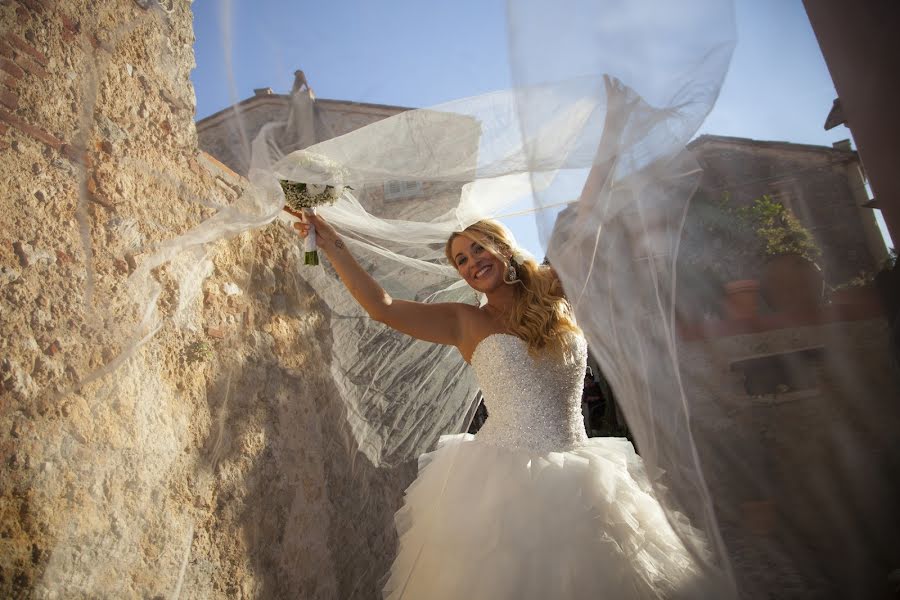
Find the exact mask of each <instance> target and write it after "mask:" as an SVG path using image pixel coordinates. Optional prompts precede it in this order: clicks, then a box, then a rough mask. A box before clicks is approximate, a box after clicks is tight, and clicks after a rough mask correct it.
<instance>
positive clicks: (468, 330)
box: [458, 304, 503, 362]
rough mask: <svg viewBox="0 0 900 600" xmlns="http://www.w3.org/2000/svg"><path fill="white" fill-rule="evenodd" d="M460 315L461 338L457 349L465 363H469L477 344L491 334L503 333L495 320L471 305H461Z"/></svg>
mask: <svg viewBox="0 0 900 600" xmlns="http://www.w3.org/2000/svg"><path fill="white" fill-rule="evenodd" d="M460 314H461V316H462V338H461V340H460V343H459V345H458V348H459V351H460V352H461V353H462V355H463V358H464V359H465V360H466V362H469V361H470V360H471V358H472V353H473V352H474V351H475V348H476V347H477V346H478V344H479V342H481V340H483V339H484V338H486V337H487V336H489V335H491V334H494V333H503V327H502V325H501V324H499V323H498V322H497V320H496V318H494V317H492V316H491V315H490V314H489V313H487V312H485V311H484V310H483V309H481V308H479V307H477V306H474V305H471V304H467V305H463V307H462V308H461V309H460Z"/></svg>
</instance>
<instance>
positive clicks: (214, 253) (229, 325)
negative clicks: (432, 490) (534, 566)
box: [0, 0, 414, 598]
mask: <svg viewBox="0 0 900 600" xmlns="http://www.w3.org/2000/svg"><path fill="white" fill-rule="evenodd" d="M0 31H2V32H3V33H2V34H0V105H2V106H0V189H2V190H3V196H2V200H3V211H2V213H0V223H2V232H3V234H2V235H3V238H4V239H3V243H2V244H0V327H2V331H3V336H2V338H0V345H2V353H0V354H2V358H0V381H2V387H0V394H2V397H0V459H2V464H3V469H2V471H0V596H2V597H4V598H7V597H8V598H30V597H35V598H79V597H82V598H88V597H90V598H95V597H114V598H156V597H166V598H170V597H171V598H175V597H179V596H180V597H190V598H256V597H260V598H298V597H302V598H350V597H358V598H370V597H375V596H376V595H377V589H378V588H377V582H378V579H379V577H380V576H381V574H382V573H383V572H384V571H385V570H386V568H387V566H388V564H389V561H390V558H391V556H392V554H393V545H394V544H395V539H394V533H393V531H392V530H391V529H390V528H389V527H386V526H385V524H389V523H390V515H391V513H392V512H393V510H395V509H396V508H397V507H398V505H399V502H400V494H401V490H402V489H403V488H404V487H405V485H404V484H405V483H406V482H408V481H409V479H410V478H411V476H412V474H413V469H414V467H411V468H406V469H398V470H396V471H382V470H378V469H375V468H374V467H372V466H371V465H368V464H359V463H360V462H363V463H364V461H357V462H356V463H355V464H351V462H350V458H349V456H348V453H347V451H346V446H345V445H344V444H343V441H342V440H343V438H342V432H341V427H342V416H341V414H340V409H339V407H337V406H335V405H333V404H332V403H331V402H330V401H329V398H331V397H333V395H334V394H333V393H332V390H330V389H329V387H328V383H327V382H326V381H324V380H323V379H322V377H319V376H317V373H320V372H321V373H323V372H327V369H328V367H327V357H328V356H330V353H329V351H328V343H329V339H330V338H329V335H328V318H329V316H328V314H327V313H326V312H325V311H323V310H322V309H321V308H320V307H319V306H318V305H317V303H316V301H315V300H314V297H313V296H312V295H311V294H310V293H309V290H308V289H307V288H306V287H305V285H304V284H303V283H302V281H301V280H300V279H299V278H297V277H296V276H295V273H296V272H297V270H298V269H300V268H302V267H301V266H300V263H301V262H302V261H301V260H300V253H299V251H298V249H297V244H296V237H295V236H294V235H293V233H292V232H290V231H289V230H287V229H286V228H284V227H283V226H282V225H280V224H277V223H276V224H271V225H268V226H265V227H262V228H259V229H255V230H250V231H245V232H244V233H240V234H231V235H229V236H225V235H223V236H220V237H219V239H215V240H212V241H209V242H208V243H202V244H195V245H193V246H190V245H187V244H186V245H184V247H185V248H187V250H186V251H184V252H182V253H180V254H177V255H175V256H174V257H173V258H172V259H171V260H170V261H168V262H165V261H163V262H162V264H161V265H160V266H157V267H155V268H153V269H151V270H149V271H148V273H149V274H148V277H147V281H146V285H144V287H139V288H135V285H136V284H137V283H141V281H142V280H141V279H140V278H139V277H138V275H139V274H140V273H141V272H142V269H143V270H146V268H145V267H146V266H147V265H155V264H156V262H153V261H155V260H156V258H157V257H159V256H160V255H161V253H162V252H163V251H164V250H165V248H166V247H167V246H166V242H167V240H171V239H172V238H174V237H175V236H178V235H181V234H185V233H189V232H191V231H193V230H195V228H196V227H197V226H198V225H199V224H200V223H202V222H203V221H204V220H206V219H208V218H209V217H211V216H213V215H215V214H217V213H218V212H219V211H221V210H222V209H224V208H226V207H229V206H231V205H233V204H234V203H235V202H238V201H239V198H240V196H241V193H242V191H243V189H244V187H245V186H246V182H245V181H244V180H243V179H241V178H240V176H238V175H237V174H235V173H234V172H232V171H231V170H230V169H229V168H228V167H226V166H225V165H223V164H221V163H219V161H217V160H216V159H214V158H212V157H211V156H209V155H206V154H205V153H202V152H200V151H199V150H198V147H197V137H196V130H195V127H194V123H193V120H194V95H193V89H192V87H191V85H190V81H189V73H190V70H191V69H192V67H193V54H192V42H193V34H192V30H191V12H190V4H189V3H185V2H161V3H158V2H144V1H138V0H74V1H72V2H66V3H57V2H50V1H49V0H17V1H9V0H4V1H0ZM133 289H138V290H139V291H140V292H142V293H143V292H145V291H149V292H153V293H152V294H147V295H141V294H138V297H137V298H131V297H130V296H129V290H133ZM156 294H158V297H157V296H156ZM148 324H149V325H148ZM310 365H314V366H315V368H309V367H310ZM360 489H363V490H365V491H366V493H365V494H362V493H359V490H360Z"/></svg>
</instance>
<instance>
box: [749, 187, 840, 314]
mask: <svg viewBox="0 0 900 600" xmlns="http://www.w3.org/2000/svg"><path fill="white" fill-rule="evenodd" d="M737 210H738V213H739V214H740V215H741V217H742V218H743V219H744V220H745V221H747V222H748V223H750V224H751V225H752V227H753V228H754V230H755V232H756V235H757V236H758V238H759V239H760V241H761V243H762V253H763V255H764V256H765V257H766V264H765V267H764V268H763V273H762V277H761V278H760V292H761V293H762V296H763V298H764V299H765V300H766V302H768V304H769V305H770V306H771V307H772V309H774V310H775V311H778V312H808V311H810V310H815V309H816V307H818V306H819V305H821V304H822V296H823V291H824V278H823V277H822V270H821V269H820V268H819V266H818V265H817V264H816V261H817V260H818V259H819V257H820V256H821V250H819V247H818V245H817V244H816V241H815V239H814V238H813V236H812V233H810V231H809V230H808V229H807V228H806V227H804V226H803V224H802V223H800V221H799V220H798V219H797V217H795V216H794V215H793V214H791V213H790V211H788V210H787V208H785V206H784V205H783V204H781V203H780V202H778V201H777V200H774V199H773V198H771V197H770V196H767V195H764V196H762V197H760V198H757V199H756V200H754V201H753V203H752V204H751V205H750V206H746V207H742V208H740V209H737Z"/></svg>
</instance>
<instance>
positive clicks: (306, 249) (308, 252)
mask: <svg viewBox="0 0 900 600" xmlns="http://www.w3.org/2000/svg"><path fill="white" fill-rule="evenodd" d="M305 212H306V213H307V214H312V215H314V214H316V209H314V208H311V209H308V210H306V211H305ZM303 264H305V265H312V266H317V265H318V264H319V250H318V245H317V243H316V228H315V227H310V228H309V233H308V234H307V236H306V242H305V243H304V245H303Z"/></svg>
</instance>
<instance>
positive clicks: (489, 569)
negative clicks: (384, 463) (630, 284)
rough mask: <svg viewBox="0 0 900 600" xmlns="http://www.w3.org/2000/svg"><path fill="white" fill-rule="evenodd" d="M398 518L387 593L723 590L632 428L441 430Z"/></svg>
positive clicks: (455, 595) (631, 594) (593, 594)
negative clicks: (647, 467) (598, 432)
mask: <svg viewBox="0 0 900 600" xmlns="http://www.w3.org/2000/svg"><path fill="white" fill-rule="evenodd" d="M395 520H396V525H397V531H398V533H399V536H400V547H399V552H398V555H397V558H396V560H395V561H394V564H393V566H392V568H391V571H390V573H389V574H388V576H387V579H386V583H385V587H384V595H385V597H386V598H390V599H392V600H396V599H400V598H405V599H407V600H409V599H416V600H418V599H428V600H440V599H445V598H446V599H451V598H452V599H453V600H460V599H463V598H465V599H481V598H484V599H488V598H489V599H491V600H498V599H503V598H516V599H523V598H535V599H538V598H540V599H542V600H546V599H551V598H552V599H562V598H591V599H596V598H612V599H617V600H619V599H631V598H660V597H663V598H670V597H678V598H723V597H726V596H727V593H724V594H723V593H722V590H721V588H720V586H719V585H718V578H716V580H713V579H711V577H710V576H709V574H708V573H706V572H704V574H701V571H700V569H699V568H698V567H697V563H696V561H695V559H694V558H693V556H692V555H691V554H689V553H688V552H687V551H686V550H685V547H684V544H683V543H682V541H681V540H680V539H679V538H678V537H677V536H676V535H675V533H674V531H673V530H672V527H671V526H670V524H669V522H668V521H667V520H666V518H665V516H664V514H663V512H662V509H661V508H660V506H659V504H658V502H657V501H656V500H655V498H654V496H653V495H652V492H651V490H650V485H649V482H648V480H647V476H646V474H645V472H644V468H643V464H642V461H641V459H640V458H639V457H638V456H637V455H636V454H635V452H634V449H633V447H632V446H631V443H630V442H628V441H627V440H625V439H612V438H594V439H591V440H589V441H588V442H587V443H586V444H584V445H582V446H578V447H577V448H575V449H573V450H570V451H566V452H558V453H557V452H553V453H547V454H543V455H534V454H530V453H528V452H526V451H520V450H514V449H509V448H504V447H500V446H494V445H491V444H488V443H485V442H479V441H478V440H477V439H476V438H475V437H474V436H471V435H468V434H462V435H453V436H445V437H443V438H441V441H440V443H439V445H438V449H437V450H435V451H434V452H431V453H428V454H425V455H423V456H422V457H421V458H420V460H419V477H418V478H417V479H416V480H415V481H414V482H413V484H412V485H410V487H409V488H408V489H407V491H406V502H405V505H404V506H403V508H402V509H401V510H400V511H398V512H397V514H396V517H395ZM688 543H691V545H692V547H694V546H697V547H701V546H702V542H701V540H700V539H699V538H697V539H694V540H688Z"/></svg>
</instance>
